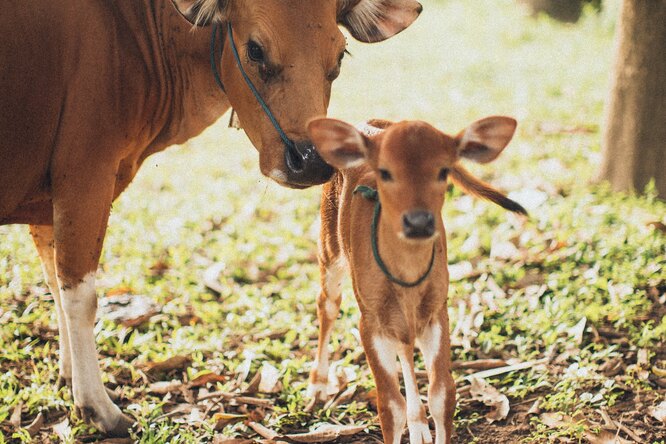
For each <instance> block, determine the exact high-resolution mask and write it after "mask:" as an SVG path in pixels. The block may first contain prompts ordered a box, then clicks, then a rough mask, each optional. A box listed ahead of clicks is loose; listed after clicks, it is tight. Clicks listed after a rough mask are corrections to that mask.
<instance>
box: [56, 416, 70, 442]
mask: <svg viewBox="0 0 666 444" xmlns="http://www.w3.org/2000/svg"><path fill="white" fill-rule="evenodd" d="M53 432H54V433H55V434H56V435H58V438H60V440H61V441H62V442H70V441H71V438H72V428H71V427H70V426H69V418H65V419H64V420H63V421H62V422H59V423H57V424H55V425H54V426H53Z"/></svg>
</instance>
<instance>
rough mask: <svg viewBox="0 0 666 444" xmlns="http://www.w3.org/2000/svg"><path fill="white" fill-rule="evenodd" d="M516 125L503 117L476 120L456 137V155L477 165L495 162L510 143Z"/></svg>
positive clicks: (508, 118)
mask: <svg viewBox="0 0 666 444" xmlns="http://www.w3.org/2000/svg"><path fill="white" fill-rule="evenodd" d="M516 125H517V123H516V121H515V120H514V119H512V118H511V117H504V116H492V117H486V118H485V119H481V120H477V121H476V122H474V123H472V124H471V125H470V126H468V127H467V128H466V129H465V130H463V131H461V132H460V134H458V135H457V136H456V141H457V144H458V155H459V156H460V157H462V158H465V159H469V160H472V161H474V162H478V163H488V162H491V161H493V160H495V158H497V156H499V155H500V153H501V152H502V151H503V150H504V148H505V147H506V146H507V145H508V144H509V141H511V138H512V137H513V133H514V132H515V131H516Z"/></svg>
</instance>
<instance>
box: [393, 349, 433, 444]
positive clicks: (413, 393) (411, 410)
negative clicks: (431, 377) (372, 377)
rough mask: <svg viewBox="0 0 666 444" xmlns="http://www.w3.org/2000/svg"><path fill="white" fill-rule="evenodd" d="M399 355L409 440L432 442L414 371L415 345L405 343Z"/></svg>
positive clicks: (420, 442) (422, 442) (414, 442)
mask: <svg viewBox="0 0 666 444" xmlns="http://www.w3.org/2000/svg"><path fill="white" fill-rule="evenodd" d="M398 357H399V358H400V365H401V366H402V379H403V380H404V382H405V395H406V397H407V426H408V427H409V442H410V443H411V444H426V443H432V435H431V434H430V428H429V427H428V419H427V418H426V413H425V407H423V404H422V403H421V396H420V395H419V387H418V384H417V382H416V374H415V373H414V346H413V345H403V346H402V347H400V350H399V353H398Z"/></svg>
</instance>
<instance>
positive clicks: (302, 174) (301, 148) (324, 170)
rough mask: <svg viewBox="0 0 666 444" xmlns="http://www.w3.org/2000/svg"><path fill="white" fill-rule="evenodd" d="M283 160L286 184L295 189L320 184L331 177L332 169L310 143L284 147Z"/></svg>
mask: <svg viewBox="0 0 666 444" xmlns="http://www.w3.org/2000/svg"><path fill="white" fill-rule="evenodd" d="M284 160H285V165H286V166H287V182H288V184H289V185H291V186H294V187H296V188H305V187H309V186H312V185H319V184H322V183H324V182H326V181H328V180H329V179H330V178H331V176H332V175H333V167H331V166H330V165H329V164H327V163H326V162H324V160H323V159H322V158H321V156H319V153H318V152H317V150H316V149H315V147H314V144H313V143H312V142H310V141H302V142H296V143H294V144H293V145H286V146H285V149H284Z"/></svg>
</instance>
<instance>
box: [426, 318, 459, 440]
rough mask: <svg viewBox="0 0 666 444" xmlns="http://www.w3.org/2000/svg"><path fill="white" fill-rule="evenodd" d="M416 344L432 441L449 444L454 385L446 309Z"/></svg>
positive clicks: (453, 407)
mask: <svg viewBox="0 0 666 444" xmlns="http://www.w3.org/2000/svg"><path fill="white" fill-rule="evenodd" d="M417 344H418V346H419V348H420V349H421V351H422V352H423V357H424V360H425V364H426V369H427V371H428V383H429V386H428V407H429V408H430V415H431V416H432V418H433V420H434V422H435V433H436V435H435V443H436V444H445V443H446V444H448V443H450V442H451V433H452V432H453V414H454V412H455V408H456V385H455V382H454V380H453V377H452V376H451V346H450V340H449V319H448V315H447V313H446V309H444V310H442V313H441V314H440V315H438V316H437V317H436V318H435V319H433V320H432V321H431V323H430V324H429V325H428V326H427V327H426V328H425V330H424V331H423V333H422V334H421V337H420V338H419V339H418V341H417Z"/></svg>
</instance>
